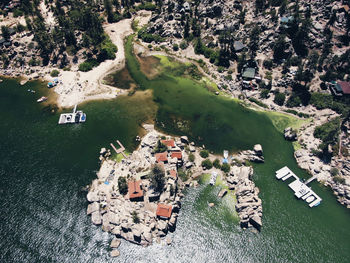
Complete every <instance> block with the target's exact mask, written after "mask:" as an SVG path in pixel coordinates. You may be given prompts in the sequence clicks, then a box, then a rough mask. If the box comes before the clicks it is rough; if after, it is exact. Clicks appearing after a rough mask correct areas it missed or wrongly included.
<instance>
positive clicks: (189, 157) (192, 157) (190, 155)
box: [188, 153, 195, 162]
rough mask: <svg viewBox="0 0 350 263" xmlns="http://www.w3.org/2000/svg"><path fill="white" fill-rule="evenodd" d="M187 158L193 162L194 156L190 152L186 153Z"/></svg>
mask: <svg viewBox="0 0 350 263" xmlns="http://www.w3.org/2000/svg"><path fill="white" fill-rule="evenodd" d="M188 160H190V162H194V160H195V156H194V154H193V153H190V154H189V155H188Z"/></svg>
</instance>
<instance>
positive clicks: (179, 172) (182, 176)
mask: <svg viewBox="0 0 350 263" xmlns="http://www.w3.org/2000/svg"><path fill="white" fill-rule="evenodd" d="M177 175H178V176H179V177H180V179H181V180H182V181H183V182H186V181H187V180H188V178H189V176H188V174H186V173H185V171H184V170H183V169H178V170H177Z"/></svg>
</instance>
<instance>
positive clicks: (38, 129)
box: [0, 54, 350, 262]
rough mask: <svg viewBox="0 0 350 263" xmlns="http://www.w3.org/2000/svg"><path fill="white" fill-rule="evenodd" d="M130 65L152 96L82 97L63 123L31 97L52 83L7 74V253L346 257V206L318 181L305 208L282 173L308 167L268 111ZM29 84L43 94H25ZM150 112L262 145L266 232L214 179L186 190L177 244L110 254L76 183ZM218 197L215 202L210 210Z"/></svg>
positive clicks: (232, 145)
mask: <svg viewBox="0 0 350 263" xmlns="http://www.w3.org/2000/svg"><path fill="white" fill-rule="evenodd" d="M129 55H130V54H129ZM133 63H134V64H133ZM128 68H129V70H130V73H131V75H132V76H133V77H134V78H135V79H136V82H137V83H138V84H139V85H140V87H143V88H148V89H152V90H153V92H154V99H153V100H152V97H151V96H150V94H148V95H145V94H141V95H140V94H139V96H138V95H137V94H136V95H134V96H131V97H129V96H126V97H124V98H120V99H117V100H112V101H103V102H91V103H86V104H84V105H82V106H80V108H81V109H83V110H84V111H85V112H86V113H87V122H86V123H84V124H82V125H74V126H58V125H57V120H58V114H50V113H48V112H47V111H43V110H42V109H43V107H44V106H43V105H38V104H36V103H34V102H33V101H35V100H36V99H37V97H40V95H41V94H39V93H40V92H45V90H44V89H41V88H39V87H38V85H37V84H36V83H29V84H27V85H26V86H25V87H21V86H19V85H18V84H17V83H16V82H15V81H5V82H3V83H1V84H0V120H1V122H0V179H1V185H0V196H1V199H0V220H1V224H0V236H1V240H0V251H1V253H0V262H348V260H349V258H350V246H349V244H350V226H349V219H350V213H349V210H346V209H345V208H343V207H341V206H340V205H338V204H337V203H336V201H335V198H334V197H333V196H332V195H331V193H330V192H329V191H328V190H327V189H324V188H322V187H320V186H319V185H318V184H317V183H312V187H313V189H314V190H315V191H316V192H317V193H318V194H319V195H320V196H321V197H322V198H323V202H322V204H321V205H320V206H319V207H317V208H313V209H310V208H308V207H307V205H306V204H305V203H303V202H302V201H299V200H296V199H295V198H294V197H293V194H292V192H291V190H289V189H288V187H287V183H282V182H280V181H277V180H276V179H275V177H274V171H275V170H276V169H278V168H280V167H281V166H284V165H288V166H289V167H290V168H291V169H293V170H294V171H295V172H296V173H297V174H299V175H301V176H305V174H304V173H303V172H302V171H301V170H300V169H298V168H297V166H296V163H295V161H294V159H293V154H292V153H293V152H292V146H291V144H290V143H288V142H286V141H284V139H283V136H282V135H281V134H280V133H279V132H278V131H277V130H276V129H275V128H274V127H273V125H272V123H271V121H270V120H269V118H267V117H266V116H265V115H264V114H262V113H256V112H252V111H249V110H246V109H244V108H242V107H241V106H240V105H238V104H237V103H234V102H232V101H229V100H226V99H221V98H218V97H216V96H213V95H211V94H210V93H209V92H207V91H206V90H205V89H204V88H203V86H202V85H200V84H198V83H194V82H192V81H190V80H186V79H183V78H179V77H177V78H176V77H173V76H172V75H169V74H168V75H165V74H163V75H161V76H160V77H158V78H156V79H154V80H152V81H149V80H147V79H146V78H145V77H144V76H142V75H141V74H138V71H137V65H136V64H135V61H134V60H133V58H132V57H130V56H128ZM135 76H136V77H135ZM30 85H32V86H33V89H38V93H36V94H35V95H34V94H31V93H28V92H27V91H26V90H27V88H28V87H29V86H30ZM155 105H157V106H158V110H157V109H156V106H155ZM150 118H151V119H156V123H157V124H158V125H159V126H162V125H164V127H163V129H164V130H165V131H167V132H171V133H179V134H187V135H188V136H190V137H191V138H193V139H194V140H196V141H197V142H199V143H203V144H205V145H206V146H207V147H209V148H210V149H212V150H214V151H221V150H222V149H224V148H228V149H231V150H237V149H247V148H251V147H252V146H253V145H254V144H255V143H261V144H262V146H263V148H264V156H265V159H266V163H265V164H263V165H258V166H256V167H255V181H256V184H257V185H258V186H259V188H260V190H261V193H260V197H261V198H262V200H263V213H264V216H263V224H264V226H263V229H262V232H261V233H259V234H254V233H251V232H249V231H243V230H241V229H240V228H239V227H238V225H237V220H235V219H234V218H233V217H232V216H231V214H230V213H229V211H230V210H232V208H233V205H232V204H231V203H229V202H227V200H226V201H224V202H220V201H219V200H216V197H215V195H216V193H217V191H219V189H218V188H214V189H212V188H210V187H208V186H206V185H202V186H200V187H199V188H197V189H190V190H188V192H187V195H186V198H185V200H184V202H183V208H182V210H181V214H180V217H179V220H178V225H177V230H176V231H175V233H174V234H172V235H171V236H172V238H173V244H172V245H171V246H163V245H160V244H155V245H153V246H151V247H148V248H141V247H138V246H136V245H132V244H129V243H126V242H123V243H122V245H121V247H120V251H121V256H120V257H119V258H117V259H111V258H110V257H109V255H108V252H109V248H108V244H109V241H110V240H111V235H108V234H107V233H104V232H102V230H101V229H100V228H99V227H95V226H93V225H92V224H91V222H90V218H89V217H88V216H86V206H87V202H86V198H85V194H86V193H84V192H83V191H81V188H82V187H83V186H85V185H87V184H89V183H90V182H91V180H93V179H94V178H95V172H96V170H97V169H98V166H99V165H98V162H97V157H98V152H99V149H100V148H101V147H105V146H108V145H109V143H110V142H111V141H113V140H115V139H119V140H121V141H122V142H123V144H124V145H125V146H126V147H127V148H128V149H129V150H132V149H133V148H134V146H135V145H134V143H133V140H134V137H135V136H136V135H137V134H138V132H140V124H141V123H142V122H143V121H145V120H148V119H150ZM213 201H214V202H216V203H217V204H218V205H217V206H216V207H214V209H209V208H208V206H207V202H213Z"/></svg>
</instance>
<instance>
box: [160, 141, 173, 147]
mask: <svg viewBox="0 0 350 263" xmlns="http://www.w3.org/2000/svg"><path fill="white" fill-rule="evenodd" d="M160 142H161V143H163V144H164V145H166V146H167V147H168V148H173V147H175V141H174V140H173V139H170V140H161V141H160Z"/></svg>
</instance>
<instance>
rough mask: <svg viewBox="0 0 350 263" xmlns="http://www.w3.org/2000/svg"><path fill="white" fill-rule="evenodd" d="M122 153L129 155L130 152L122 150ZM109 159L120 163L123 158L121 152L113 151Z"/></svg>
mask: <svg viewBox="0 0 350 263" xmlns="http://www.w3.org/2000/svg"><path fill="white" fill-rule="evenodd" d="M124 154H125V155H126V156H129V155H130V154H131V153H130V152H128V151H124ZM111 159H112V160H113V161H115V162H117V163H120V162H121V161H122V160H123V159H124V156H123V155H122V154H121V153H113V154H112V156H111Z"/></svg>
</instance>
